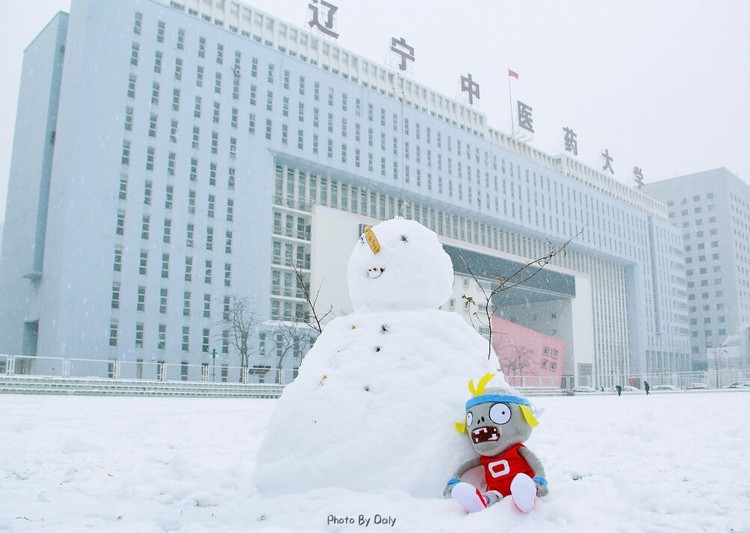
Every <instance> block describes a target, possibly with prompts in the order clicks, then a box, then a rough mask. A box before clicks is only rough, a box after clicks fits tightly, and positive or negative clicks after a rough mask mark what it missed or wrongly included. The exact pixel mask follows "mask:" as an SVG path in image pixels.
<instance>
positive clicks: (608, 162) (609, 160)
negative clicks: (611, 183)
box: [602, 148, 615, 174]
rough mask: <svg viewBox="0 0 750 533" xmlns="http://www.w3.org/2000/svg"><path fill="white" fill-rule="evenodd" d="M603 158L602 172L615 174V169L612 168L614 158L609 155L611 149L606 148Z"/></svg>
mask: <svg viewBox="0 0 750 533" xmlns="http://www.w3.org/2000/svg"><path fill="white" fill-rule="evenodd" d="M602 157H603V158H604V166H603V167H602V170H609V173H610V174H614V173H615V169H614V168H612V161H613V159H612V156H611V155H609V148H605V149H604V151H603V152H602Z"/></svg>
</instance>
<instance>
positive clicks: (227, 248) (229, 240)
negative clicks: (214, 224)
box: [224, 230, 232, 254]
mask: <svg viewBox="0 0 750 533" xmlns="http://www.w3.org/2000/svg"><path fill="white" fill-rule="evenodd" d="M224 253H227V254H231V253H232V231H231V230H227V233H226V243H225V245H224Z"/></svg>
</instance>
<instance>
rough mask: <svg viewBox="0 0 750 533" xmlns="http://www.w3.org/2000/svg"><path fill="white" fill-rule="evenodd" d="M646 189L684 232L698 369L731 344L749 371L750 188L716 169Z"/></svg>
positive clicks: (692, 327)
mask: <svg viewBox="0 0 750 533" xmlns="http://www.w3.org/2000/svg"><path fill="white" fill-rule="evenodd" d="M644 190H645V192H646V193H648V194H650V195H652V196H653V197H654V198H657V199H658V200H660V201H661V202H664V203H665V204H667V209H668V217H669V220H670V222H672V224H674V226H675V227H677V228H678V229H679V231H680V232H682V239H683V243H684V250H685V268H686V271H685V274H686V279H687V297H688V315H689V319H690V337H691V342H690V344H691V354H692V362H693V368H694V369H695V370H706V369H707V367H709V366H711V363H710V362H707V357H706V354H707V353H709V352H710V353H712V354H714V353H715V350H713V348H715V347H722V346H724V347H727V346H728V341H730V340H731V341H732V342H731V344H732V345H733V346H734V348H733V353H734V354H735V355H734V356H733V360H734V361H735V362H739V364H740V366H741V367H743V368H750V353H748V351H747V350H748V343H747V338H748V335H747V329H748V325H749V324H750V186H748V185H747V184H746V183H744V182H743V181H742V180H740V179H739V178H738V177H737V176H735V175H734V174H732V173H731V172H729V171H728V170H727V169H725V168H717V169H713V170H708V171H705V172H698V173H696V174H689V175H687V176H679V177H676V178H672V179H668V180H664V181H657V182H654V183H650V184H648V185H647V186H646V187H645V189H644ZM737 339H742V340H743V341H742V342H741V343H738V342H737ZM738 346H742V347H743V350H742V351H743V352H744V353H743V354H742V355H741V356H737V354H736V352H737V350H738V349H739V348H738ZM711 358H713V359H715V357H713V356H712V357H710V358H709V359H711Z"/></svg>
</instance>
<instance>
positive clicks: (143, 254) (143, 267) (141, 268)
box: [138, 250, 148, 276]
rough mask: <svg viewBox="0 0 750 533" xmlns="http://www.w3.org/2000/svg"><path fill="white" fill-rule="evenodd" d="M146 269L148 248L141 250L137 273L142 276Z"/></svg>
mask: <svg viewBox="0 0 750 533" xmlns="http://www.w3.org/2000/svg"><path fill="white" fill-rule="evenodd" d="M147 269H148V250H141V258H140V263H139V265H138V273H139V274H141V275H142V276H145V275H146V272H147Z"/></svg>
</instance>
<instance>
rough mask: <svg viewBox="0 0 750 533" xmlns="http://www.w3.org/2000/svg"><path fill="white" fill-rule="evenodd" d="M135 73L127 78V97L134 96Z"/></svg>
mask: <svg viewBox="0 0 750 533" xmlns="http://www.w3.org/2000/svg"><path fill="white" fill-rule="evenodd" d="M135 83H136V75H135V74H131V75H130V77H129V78H128V98H135Z"/></svg>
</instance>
